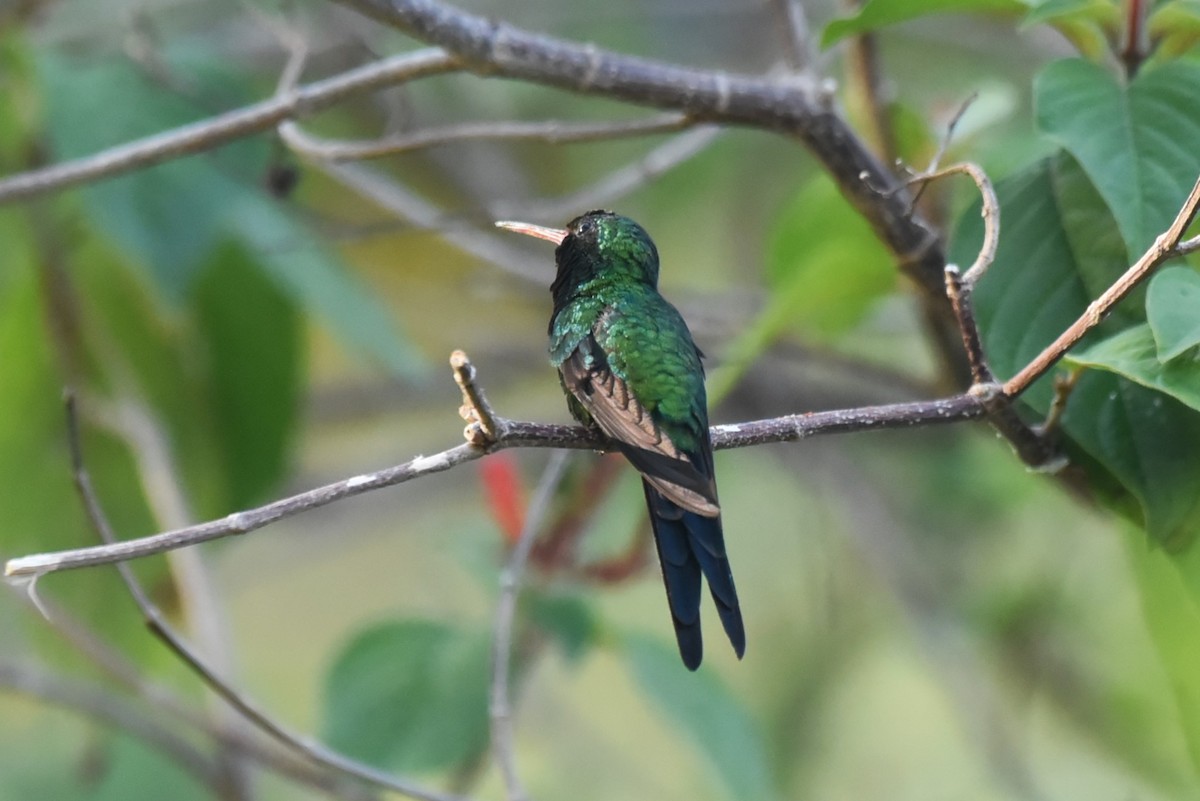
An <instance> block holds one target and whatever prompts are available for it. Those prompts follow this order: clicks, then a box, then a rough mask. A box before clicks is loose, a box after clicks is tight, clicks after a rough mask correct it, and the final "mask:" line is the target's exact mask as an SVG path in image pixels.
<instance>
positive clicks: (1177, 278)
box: [1146, 267, 1200, 362]
mask: <svg viewBox="0 0 1200 801" xmlns="http://www.w3.org/2000/svg"><path fill="white" fill-rule="evenodd" d="M1146 318H1147V319H1148V320H1149V322H1150V328H1151V329H1152V330H1153V331H1154V343H1155V345H1156V346H1157V347H1158V358H1159V361H1164V362H1167V361H1170V360H1171V359H1174V358H1175V357H1177V356H1179V355H1180V354H1182V353H1183V352H1184V351H1187V350H1190V349H1192V348H1194V347H1195V346H1196V345H1200V275H1197V274H1196V271H1195V270H1192V269H1189V268H1187V267H1167V268H1165V269H1163V270H1161V271H1159V273H1158V275H1156V276H1154V278H1152V279H1151V280H1150V288H1149V290H1148V291H1147V292H1146Z"/></svg>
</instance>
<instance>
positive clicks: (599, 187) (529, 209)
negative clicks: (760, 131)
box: [489, 125, 724, 283]
mask: <svg viewBox="0 0 1200 801" xmlns="http://www.w3.org/2000/svg"><path fill="white" fill-rule="evenodd" d="M723 132H724V131H723V129H722V128H718V127H717V126H715V125H702V126H699V127H697V128H694V129H692V130H690V131H685V132H684V133H681V134H679V135H678V136H675V137H672V138H671V139H669V140H667V141H666V142H663V143H662V144H661V145H659V146H658V147H655V148H654V149H652V150H651V151H650V152H648V153H646V154H645V155H644V156H642V157H641V158H639V159H637V160H636V161H634V162H632V163H630V164H626V165H623V166H621V167H618V168H617V169H615V170H613V171H612V172H610V173H609V174H608V175H605V176H604V177H602V178H600V179H599V180H597V181H595V182H594V183H592V184H590V185H588V186H585V187H582V188H580V189H577V190H575V191H574V192H570V193H568V194H565V195H559V196H558V197H552V198H543V199H540V200H537V201H532V202H525V203H521V204H519V205H515V204H510V203H504V204H493V205H492V206H491V207H490V208H489V211H490V212H491V215H492V217H494V218H496V219H511V218H514V217H515V218H520V219H524V220H548V221H555V222H558V221H561V219H562V217H563V216H564V211H565V210H573V211H583V210H585V209H595V208H602V207H605V206H608V205H609V204H611V203H612V202H613V201H614V200H617V199H619V198H622V197H625V196H626V195H629V194H630V193H632V192H634V191H635V190H637V189H639V188H640V187H642V186H645V185H646V184H648V183H650V182H651V181H654V180H655V179H657V178H658V177H660V176H662V175H663V174H665V173H666V172H668V171H669V170H673V169H674V168H676V167H678V166H679V165H680V164H683V163H684V162H686V161H689V160H690V159H693V158H695V157H696V156H698V155H700V154H701V153H703V152H704V151H705V150H706V149H707V148H708V147H709V146H710V145H711V144H712V143H713V142H715V141H717V139H718V138H719V137H720V135H721V134H722V133H723ZM543 283H545V277H543Z"/></svg>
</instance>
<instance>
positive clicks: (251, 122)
mask: <svg viewBox="0 0 1200 801" xmlns="http://www.w3.org/2000/svg"><path fill="white" fill-rule="evenodd" d="M459 68H460V66H459V61H458V59H456V58H454V57H453V56H449V55H447V54H446V53H445V52H443V51H442V50H439V49H437V48H429V49H425V50H418V51H416V52H414V53H405V54H404V55H400V56H394V57H392V58H388V59H384V60H382V61H378V62H375V63H373V64H368V65H367V66H365V67H359V68H357V69H353V70H349V71H348V72H344V73H342V74H341V75H335V76H333V77H332V78H326V79H324V80H321V81H317V82H315V83H311V84H308V85H306V86H302V87H300V88H298V89H297V90H296V91H294V92H289V93H282V94H278V95H276V96H274V97H272V98H271V99H269V100H263V101H261V102H259V103H255V104H253V105H250V106H246V107H245V108H241V109H237V110H235V111H230V112H227V113H225V114H220V115H218V116H216V117H211V118H209V119H206V120H198V121H197V122H193V123H190V124H188V125H184V126H182V127H180V128H175V129H174V130H170V131H164V132H163V133H159V134H154V135H153V136H147V137H144V138H142V139H137V140H134V141H132V142H127V143H125V144H121V145H117V146H116V147H112V148H109V149H108V150H103V151H101V152H99V153H96V154H94V155H91V156H85V157H83V158H79V159H75V160H73V161H66V162H63V163H61V164H55V165H53V166H51V167H46V168H44V169H39V170H31V171H29V172H24V173H18V174H17V175H11V176H9V177H7V178H3V179H0V204H4V203H11V202H12V201H15V200H21V199H23V198H28V197H33V196H34V195H39V194H44V193H46V192H53V191H57V190H60V189H65V188H67V187H70V186H75V185H77V184H81V183H86V182H89V181H95V180H98V179H101V178H110V177H112V176H115V175H121V174H123V173H127V172H131V171H132V170H136V169H140V168H142V167H149V166H152V165H154V164H159V163H161V162H163V161H168V160H170V159H174V158H179V157H180V156H187V155H190V154H192V153H199V152H201V151H204V150H211V149H212V148H215V147H217V146H219V145H223V144H225V143H227V142H231V141H233V140H234V139H238V138H240V137H243V136H247V135H249V134H252V133H256V132H259V131H267V130H270V129H271V128H274V127H275V126H276V125H278V124H279V123H281V122H283V121H284V120H288V119H291V118H293V117H302V116H307V115H309V114H312V113H314V112H316V111H319V110H320V109H323V108H326V107H327V106H330V105H332V104H334V103H337V102H338V101H341V100H344V99H345V98H347V97H350V96H351V95H355V94H359V93H361V92H369V91H372V90H375V89H380V88H382V87H385V86H394V85H396V84H398V83H403V82H404V81H410V80H414V79H416V78H423V77H426V76H429V75H437V74H440V73H445V72H452V71H454V70H456V69H459Z"/></svg>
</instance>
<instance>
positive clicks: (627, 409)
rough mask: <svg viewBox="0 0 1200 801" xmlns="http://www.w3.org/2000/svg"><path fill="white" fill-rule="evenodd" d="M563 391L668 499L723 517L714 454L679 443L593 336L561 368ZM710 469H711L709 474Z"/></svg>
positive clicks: (680, 504) (684, 507)
mask: <svg viewBox="0 0 1200 801" xmlns="http://www.w3.org/2000/svg"><path fill="white" fill-rule="evenodd" d="M558 370H559V373H560V374H561V375H562V380H563V386H564V387H566V388H567V390H568V391H569V392H570V393H571V394H572V395H574V396H575V399H576V400H578V401H579V403H580V404H581V405H582V406H583V408H584V409H586V410H587V412H588V414H590V415H591V416H592V419H593V420H595V422H596V425H598V426H599V427H600V430H601V431H603V432H604V433H605V434H607V435H608V436H609V437H611V438H612V439H613V441H614V442H615V443H616V445H617V447H618V448H619V449H620V450H621V452H622V453H623V454H624V455H625V458H627V459H629V461H630V462H632V463H633V466H634V467H636V468H637V469H638V471H640V472H641V474H642V475H643V477H645V479H646V480H647V481H648V482H650V484H651V485H653V486H654V488H655V489H657V490H658V491H659V492H661V493H662V494H663V495H664V496H665V497H667V498H669V499H670V500H672V501H674V502H675V503H676V504H678V505H679V506H681V507H682V508H683V509H686V510H688V511H690V512H695V513H696V514H698V515H702V516H704V517H716V516H717V515H719V514H720V513H721V509H720V507H719V506H718V505H717V488H716V482H715V481H714V480H713V478H712V466H711V456H709V458H708V460H707V461H708V462H709V464H707V465H698V464H697V463H696V461H695V460H696V459H699V460H701V461H705V459H704V457H705V456H707V455H708V452H707V451H705V450H702V452H701V453H698V454H696V455H695V456H692V455H690V454H688V453H686V452H685V451H683V450H682V449H680V448H679V446H678V445H676V444H675V442H673V441H672V440H671V438H670V436H669V435H668V434H667V433H666V432H665V431H663V429H662V427H661V426H660V425H659V424H658V422H657V421H655V419H654V417H653V415H652V414H651V413H650V411H649V410H648V409H646V407H645V406H644V405H643V404H642V403H641V402H640V401H639V400H638V399H637V398H636V397H635V396H634V394H633V393H632V392H631V391H630V389H629V386H628V384H626V382H625V381H624V380H623V379H622V378H620V377H619V376H617V375H616V374H615V373H613V371H612V369H611V368H610V367H609V365H608V360H607V359H606V358H605V356H604V351H603V349H602V348H601V347H600V345H599V344H598V343H597V342H596V340H595V338H594V337H593V336H591V335H588V336H586V337H584V338H583V340H582V341H581V342H580V343H579V346H578V347H577V348H576V349H575V350H574V351H573V352H572V353H571V354H570V355H569V356H568V357H567V358H566V359H565V360H563V362H562V363H561V364H560V365H559V366H558ZM705 467H707V469H704V468H705Z"/></svg>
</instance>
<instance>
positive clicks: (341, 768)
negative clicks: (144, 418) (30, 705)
mask: <svg viewBox="0 0 1200 801" xmlns="http://www.w3.org/2000/svg"><path fill="white" fill-rule="evenodd" d="M67 441H68V442H67V444H68V447H69V449H70V453H71V467H72V474H73V476H74V479H75V486H76V488H77V489H78V491H79V495H80V498H81V499H82V501H83V505H84V510H85V511H86V513H87V516H88V520H89V521H90V522H91V524H92V525H93V526H94V527H95V529H96V531H97V533H99V535H100V538H101V539H103V540H104V541H105V542H106V543H113V542H115V537H114V535H113V530H112V526H111V524H110V523H109V521H108V517H107V515H105V513H104V509H103V508H102V507H101V505H100V499H99V498H98V497H97V495H96V492H95V489H94V488H93V486H92V481H91V476H90V475H89V473H88V471H87V468H86V466H85V465H84V462H83V450H82V443H81V441H80V437H79V423H78V416H77V415H76V414H75V405H74V400H73V398H71V397H68V399H67ZM121 544H123V543H116V545H111V544H110V545H106V546H102V547H109V548H112V547H119V546H120V545H121ZM117 570H118V572H119V574H120V576H121V580H122V581H123V582H124V584H125V587H126V589H127V591H128V592H129V594H130V596H131V597H132V598H133V600H134V602H135V603H136V604H137V606H138V609H139V610H140V611H141V613H142V616H143V617H144V619H145V621H146V625H147V626H148V627H149V628H150V630H151V631H152V632H153V633H154V635H155V636H156V637H158V638H159V639H160V640H162V642H163V643H164V644H165V645H167V647H169V648H170V649H171V650H172V651H173V652H174V653H175V655H176V656H177V657H179V659H180V660H182V661H183V662H184V663H185V664H186V665H188V666H189V667H190V668H191V669H192V670H193V671H194V672H195V673H196V674H197V675H198V676H199V677H200V678H201V679H202V680H203V681H204V683H205V684H206V685H207V686H208V687H209V688H210V689H211V690H213V692H215V693H216V694H217V695H219V696H220V697H221V698H222V699H224V700H225V701H226V702H227V703H228V704H229V705H230V706H232V707H233V708H234V709H236V710H237V711H238V712H239V713H240V714H241V715H242V716H243V717H245V718H246V720H248V721H250V722H251V723H252V724H254V726H255V727H257V728H258V729H259V730H260V731H262V732H264V733H265V734H267V735H269V736H270V737H272V738H273V739H275V740H276V741H277V742H279V743H281V744H282V745H284V746H286V747H288V748H289V749H291V750H293V751H294V752H296V753H298V754H301V755H302V756H304V757H305V758H306V759H308V760H310V761H311V762H313V763H314V764H317V765H320V766H322V767H325V768H329V769H330V770H334V771H337V772H339V773H342V774H344V775H346V776H350V777H352V778H355V779H357V780H359V781H362V782H365V783H367V784H370V785H373V786H376V787H381V788H384V789H387V790H394V791H396V792H398V793H402V794H403V795H406V796H409V797H410V798H416V799H420V800H421V801H462V799H460V798H459V797H458V796H453V795H449V794H446V793H439V792H437V791H435V790H431V789H428V788H425V787H421V786H419V785H416V784H414V783H413V782H410V781H407V780H405V779H402V778H399V777H396V776H391V775H388V774H386V773H384V772H382V771H379V770H376V769H375V768H372V767H371V766H369V765H364V764H361V763H359V762H356V761H354V760H352V759H349V758H348V757H345V756H343V755H341V754H338V753H336V752H334V751H331V750H329V749H327V748H325V747H324V746H322V745H320V744H319V743H316V742H315V741H313V740H311V739H309V738H306V737H302V736H300V735H298V734H295V733H293V732H292V731H291V730H289V729H288V728H286V727H285V726H284V725H283V724H281V723H279V722H278V721H276V720H275V719H274V718H272V717H271V716H270V715H268V714H267V713H266V712H264V711H262V710H261V709H259V708H258V706H257V705H255V704H254V703H253V702H251V701H250V700H249V699H247V698H246V697H244V696H243V695H241V693H239V692H238V691H237V690H235V689H234V688H233V687H232V686H231V685H229V683H228V682H226V681H225V680H224V679H222V678H221V676H220V675H219V674H218V673H217V672H216V671H214V670H213V669H212V668H211V667H210V666H209V664H208V663H207V661H206V660H204V659H203V658H202V657H200V655H199V654H197V653H196V652H195V651H193V650H192V649H191V647H190V646H189V645H188V644H187V643H186V642H185V641H184V639H183V638H182V637H180V636H179V635H178V634H177V633H176V632H175V630H174V628H172V627H171V625H170V624H169V623H168V622H167V620H166V617H165V616H164V615H163V614H162V612H161V611H160V610H159V609H158V607H156V606H155V605H154V604H153V603H152V602H151V601H150V598H149V596H148V595H147V593H146V591H145V589H144V588H143V587H142V585H141V583H140V582H139V581H138V579H137V577H136V576H135V575H134V573H133V570H132V569H130V567H129V565H128V564H126V563H124V562H120V563H118V564H117Z"/></svg>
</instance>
